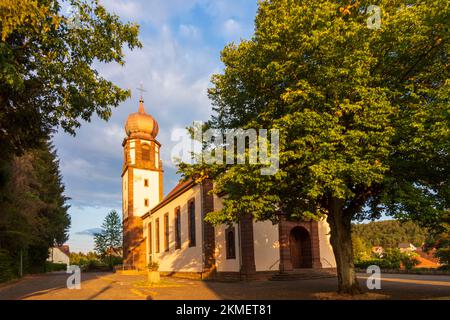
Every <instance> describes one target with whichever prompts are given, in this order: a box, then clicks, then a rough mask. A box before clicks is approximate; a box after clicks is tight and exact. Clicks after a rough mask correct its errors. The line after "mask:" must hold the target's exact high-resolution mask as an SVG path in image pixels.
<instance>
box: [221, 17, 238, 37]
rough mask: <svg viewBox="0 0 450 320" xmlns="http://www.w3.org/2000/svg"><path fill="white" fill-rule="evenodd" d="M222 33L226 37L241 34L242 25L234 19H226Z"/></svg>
mask: <svg viewBox="0 0 450 320" xmlns="http://www.w3.org/2000/svg"><path fill="white" fill-rule="evenodd" d="M223 30H224V34H225V35H226V36H228V37H233V36H236V35H240V34H242V27H241V24H240V23H239V22H237V21H236V20H234V19H231V18H230V19H228V20H226V21H225V23H224V24H223Z"/></svg>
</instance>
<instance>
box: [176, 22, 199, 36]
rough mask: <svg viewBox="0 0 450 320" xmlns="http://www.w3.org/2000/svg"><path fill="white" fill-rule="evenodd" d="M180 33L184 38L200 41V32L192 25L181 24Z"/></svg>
mask: <svg viewBox="0 0 450 320" xmlns="http://www.w3.org/2000/svg"><path fill="white" fill-rule="evenodd" d="M179 32H180V35H181V36H182V37H185V38H190V39H193V40H198V39H199V38H200V36H201V34H200V30H199V29H198V28H197V27H195V26H193V25H191V24H180V27H179Z"/></svg>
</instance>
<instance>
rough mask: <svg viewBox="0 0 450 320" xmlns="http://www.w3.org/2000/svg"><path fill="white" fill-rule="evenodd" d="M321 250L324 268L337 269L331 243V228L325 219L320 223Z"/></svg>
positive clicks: (321, 260)
mask: <svg viewBox="0 0 450 320" xmlns="http://www.w3.org/2000/svg"><path fill="white" fill-rule="evenodd" d="M318 231H319V248H320V262H321V263H322V268H336V260H335V258H334V253H333V248H332V247H331V243H330V226H329V225H328V222H327V221H326V220H325V219H322V220H321V221H319V230H318Z"/></svg>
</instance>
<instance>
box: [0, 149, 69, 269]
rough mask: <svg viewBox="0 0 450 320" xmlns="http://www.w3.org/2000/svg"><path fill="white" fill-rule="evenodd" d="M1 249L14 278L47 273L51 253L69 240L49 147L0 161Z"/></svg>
mask: <svg viewBox="0 0 450 320" xmlns="http://www.w3.org/2000/svg"><path fill="white" fill-rule="evenodd" d="M0 164H1V165H0V167H3V171H4V172H5V174H4V177H5V180H4V181H3V183H2V184H1V186H0V249H5V250H7V252H8V254H9V256H10V258H11V259H12V261H13V269H14V274H15V275H18V274H19V267H20V260H22V262H23V272H24V273H27V272H31V273H34V272H45V260H46V259H47V257H48V250H49V248H50V247H52V246H55V245H62V244H63V243H64V242H65V241H66V240H67V238H68V234H67V233H68V229H69V226H70V216H69V214H68V212H67V210H68V208H69V206H68V205H67V203H66V201H67V199H68V198H67V197H65V195H64V185H63V183H62V178H61V174H60V172H59V163H58V159H57V155H56V151H55V150H54V148H53V146H52V145H51V144H50V143H48V142H45V143H42V144H40V147H39V148H36V149H31V150H29V151H27V152H26V153H25V154H24V155H23V156H21V157H14V158H12V159H11V160H10V161H5V160H4V161H2V160H0Z"/></svg>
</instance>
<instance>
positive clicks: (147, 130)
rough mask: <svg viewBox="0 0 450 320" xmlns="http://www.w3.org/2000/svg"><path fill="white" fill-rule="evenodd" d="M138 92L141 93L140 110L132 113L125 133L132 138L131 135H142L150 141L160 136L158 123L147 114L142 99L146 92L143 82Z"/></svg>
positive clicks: (126, 124)
mask: <svg viewBox="0 0 450 320" xmlns="http://www.w3.org/2000/svg"><path fill="white" fill-rule="evenodd" d="M137 90H139V91H140V92H141V95H140V98H139V110H138V112H136V113H132V114H130V115H129V116H128V119H127V121H126V123H125V132H126V133H127V135H128V136H130V137H131V135H135V136H136V135H140V136H143V137H144V138H145V137H147V138H149V139H154V138H156V135H157V134H158V131H159V126H158V122H156V120H155V119H154V118H153V117H152V116H151V115H149V114H147V113H146V112H145V109H144V99H143V97H142V93H143V92H145V90H144V88H143V84H142V82H141V84H140V86H139V88H137Z"/></svg>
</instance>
